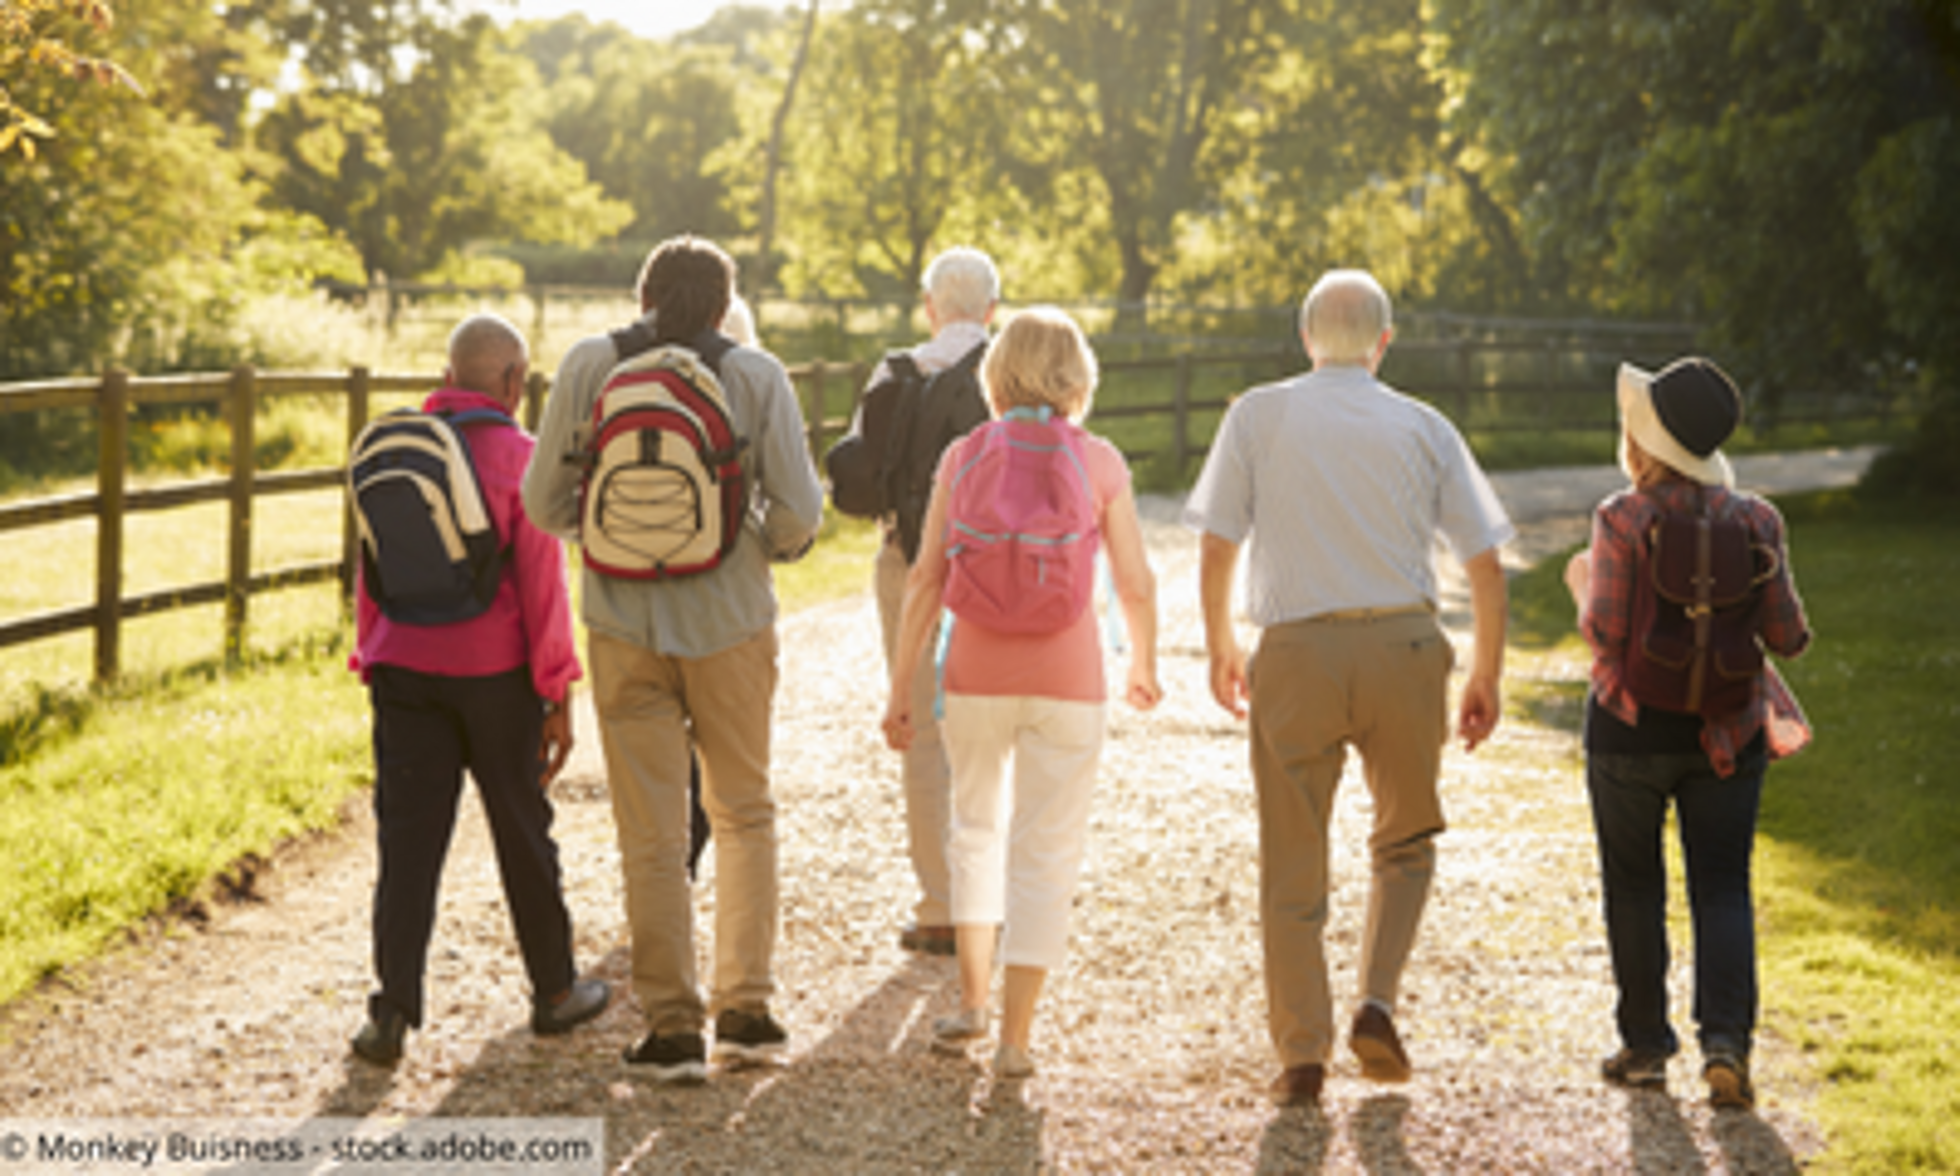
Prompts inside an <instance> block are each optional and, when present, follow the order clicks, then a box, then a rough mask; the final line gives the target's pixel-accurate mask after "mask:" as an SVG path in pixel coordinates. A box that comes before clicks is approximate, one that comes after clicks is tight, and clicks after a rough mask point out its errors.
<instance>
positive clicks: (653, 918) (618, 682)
mask: <svg viewBox="0 0 1960 1176" xmlns="http://www.w3.org/2000/svg"><path fill="white" fill-rule="evenodd" d="M590 647H591V659H592V686H593V701H594V703H595V705H596V706H597V708H598V713H599V733H600V739H601V742H602V744H603V746H604V749H605V755H606V776H607V783H608V787H609V790H610V791H611V793H612V803H613V819H614V822H615V823H616V824H617V826H618V832H619V854H620V863H621V866H622V868H623V872H624V874H625V885H626V917H627V921H628V923H629V924H630V925H631V927H632V930H633V994H634V996H636V997H637V998H638V999H639V1002H640V1011H641V1013H642V1014H643V1015H644V1016H645V1018H646V1025H647V1028H648V1029H649V1030H650V1031H652V1032H654V1033H659V1034H663V1035H665V1034H671V1033H696V1032H699V1031H700V1030H701V1028H702V1025H703V1022H704V1021H705V1020H706V1016H707V1013H708V1011H709V1010H710V1009H712V1010H713V1011H716V1012H719V1011H721V1010H723V1009H731V1008H733V1009H742V1010H744V1011H751V1012H753V1011H759V1010H762V1009H764V1008H766V1007H767V1005H768V1002H769V998H770V997H771V996H772V995H774V993H775V981H774V979H773V978H772V976H771V974H770V963H771V959H772V957H773V956H774V953H775V947H776V920H777V905H776V899H777V875H776V802H775V800H774V799H773V798H772V797H771V796H770V792H769V718H770V706H771V704H772V702H773V701H774V698H775V693H776V677H777V667H776V631H775V629H774V628H769V629H765V630H764V631H763V632H761V633H759V634H757V635H756V636H754V637H752V638H750V639H749V640H748V641H745V642H743V643H742V644H740V645H737V646H735V647H734V648H732V649H727V650H724V651H722V652H721V653H717V654H714V655H713V656H710V657H704V658H679V657H665V656H662V655H660V654H658V653H655V652H654V651H652V650H650V649H646V648H643V647H641V646H638V645H634V644H632V643H631V642H627V641H621V640H619V639H618V638H615V637H608V636H606V635H605V634H603V633H596V632H595V633H592V634H591V642H590ZM690 741H691V742H692V745H693V751H698V753H699V755H700V759H701V803H702V805H703V806H704V807H705V808H706V809H707V812H708V819H709V820H710V821H711V822H712V823H713V825H714V834H715V950H714V976H713V992H712V999H711V1001H710V1002H709V1003H708V1004H706V1005H704V1004H703V1002H702V999H701V994H700V991H699V987H698V985H697V982H696V979H695V962H694V961H695V954H694V902H693V894H692V890H691V888H690V886H689V884H688V879H687V848H688V842H689V823H688V799H687V790H688V772H689V760H690V755H691V754H693V752H691V751H690V746H689V744H690Z"/></svg>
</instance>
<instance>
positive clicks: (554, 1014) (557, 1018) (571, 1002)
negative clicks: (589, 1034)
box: [531, 980, 612, 1037]
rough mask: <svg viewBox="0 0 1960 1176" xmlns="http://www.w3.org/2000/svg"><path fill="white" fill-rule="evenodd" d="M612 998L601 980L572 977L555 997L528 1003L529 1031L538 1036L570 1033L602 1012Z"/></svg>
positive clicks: (609, 988)
mask: <svg viewBox="0 0 1960 1176" xmlns="http://www.w3.org/2000/svg"><path fill="white" fill-rule="evenodd" d="M611 1000H612V987H611V986H610V985H608V984H607V983H606V982H605V981H604V980H574V981H572V986H571V987H570V988H569V989H566V990H565V992H563V993H562V994H560V995H559V996H558V998H557V999H556V1000H542V1001H539V1002H537V1003H535V1004H533V1005H532V1006H531V1032H533V1033H536V1034H538V1035H539V1036H541V1037H551V1036H553V1035H555V1034H559V1033H570V1032H571V1031H572V1030H573V1029H575V1028H577V1027H578V1026H580V1025H583V1024H585V1023H586V1022H587V1021H590V1020H591V1019H592V1018H594V1017H596V1016H598V1015H599V1014H600V1013H603V1012H605V1011H606V1005H607V1004H608V1003H609V1002H610V1001H611Z"/></svg>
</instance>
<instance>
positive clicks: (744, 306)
mask: <svg viewBox="0 0 1960 1176" xmlns="http://www.w3.org/2000/svg"><path fill="white" fill-rule="evenodd" d="M721 333H722V334H724V335H726V336H728V337H729V338H730V339H733V340H735V342H737V343H740V344H741V345H742V346H744V347H754V346H755V345H756V338H755V313H754V312H753V311H751V310H750V309H749V304H748V302H747V301H745V300H744V299H743V298H742V296H741V295H740V294H731V295H729V296H728V311H727V313H725V314H723V315H722V316H721Z"/></svg>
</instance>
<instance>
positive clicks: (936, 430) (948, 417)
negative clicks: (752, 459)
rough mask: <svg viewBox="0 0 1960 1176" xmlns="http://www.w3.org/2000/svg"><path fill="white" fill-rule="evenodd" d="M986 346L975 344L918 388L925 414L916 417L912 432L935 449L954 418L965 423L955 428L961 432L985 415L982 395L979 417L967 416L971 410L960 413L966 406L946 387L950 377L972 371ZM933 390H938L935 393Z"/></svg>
mask: <svg viewBox="0 0 1960 1176" xmlns="http://www.w3.org/2000/svg"><path fill="white" fill-rule="evenodd" d="M986 350H987V345H986V344H985V343H981V344H978V345H977V346H975V347H974V348H973V349H972V350H970V351H968V352H967V353H966V354H965V355H962V356H961V357H960V361H959V362H958V363H956V364H954V365H953V366H952V367H949V368H942V369H941V370H939V371H937V372H934V373H933V375H932V378H931V379H930V380H927V381H926V386H925V387H924V388H923V389H921V391H922V393H923V394H924V395H925V405H924V409H923V411H924V415H923V416H921V417H920V418H919V421H918V424H917V427H916V432H915V433H914V434H913V435H914V436H915V437H917V438H920V439H921V440H922V443H923V444H925V445H928V446H931V447H932V448H933V449H934V450H935V451H937V450H938V449H939V448H941V447H942V443H943V442H944V441H945V440H947V433H948V431H949V430H950V429H951V426H952V425H953V423H954V421H955V420H956V419H962V420H964V421H965V425H964V427H963V428H961V429H959V430H957V431H958V432H962V433H964V432H966V431H967V430H968V429H971V428H972V427H973V426H974V425H976V424H979V423H980V422H981V421H984V420H986V419H987V417H986V415H985V408H986V401H985V399H984V398H981V400H980V407H981V410H982V414H981V415H980V416H979V418H978V419H969V418H972V416H973V414H972V412H971V410H970V409H969V410H968V411H967V412H964V413H962V412H961V411H960V410H961V409H962V408H966V407H968V406H965V405H962V404H961V403H960V402H959V398H958V397H956V396H954V395H953V394H952V393H951V391H950V390H949V389H948V387H947V385H948V384H950V383H951V380H953V379H957V378H959V377H960V376H964V375H971V374H972V373H973V371H974V369H976V368H978V367H979V366H980V357H981V355H982V354H984V353H985V352H986ZM942 382H943V383H942ZM935 392H937V393H938V394H937V395H935V394H934V393H935Z"/></svg>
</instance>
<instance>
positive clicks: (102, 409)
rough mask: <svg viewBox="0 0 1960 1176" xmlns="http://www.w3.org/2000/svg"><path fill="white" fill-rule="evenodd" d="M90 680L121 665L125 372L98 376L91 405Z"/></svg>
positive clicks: (103, 681) (109, 676) (106, 677)
mask: <svg viewBox="0 0 1960 1176" xmlns="http://www.w3.org/2000/svg"><path fill="white" fill-rule="evenodd" d="M96 436H97V440H98V446H99V448H98V451H97V455H96V462H95V487H96V491H95V492H96V506H95V610H96V611H95V681H96V682H97V684H99V685H105V686H106V685H108V684H109V683H110V682H112V681H114V680H115V678H116V675H117V673H118V672H120V670H121V650H122V549H123V488H124V484H125V483H126V482H127V480H128V479H127V475H126V472H125V467H126V466H127V465H128V463H129V373H128V372H126V371H123V370H122V369H121V368H110V369H109V370H108V371H107V372H106V373H104V374H103V376H102V390H101V392H100V394H99V399H98V401H97V410H96Z"/></svg>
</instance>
